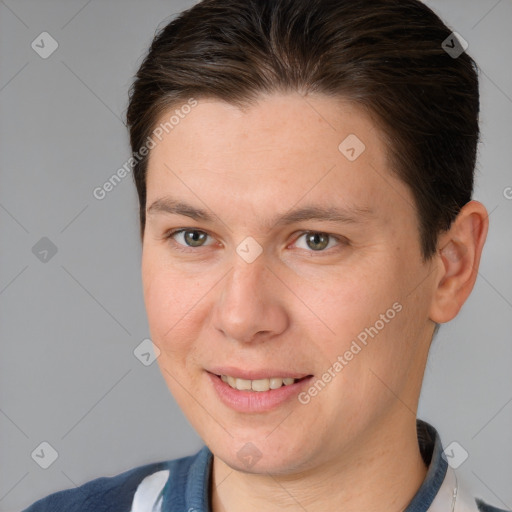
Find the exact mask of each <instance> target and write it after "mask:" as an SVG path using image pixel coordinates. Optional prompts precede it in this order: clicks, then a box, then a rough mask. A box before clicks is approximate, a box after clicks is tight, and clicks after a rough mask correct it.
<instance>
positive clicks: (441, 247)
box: [430, 201, 489, 323]
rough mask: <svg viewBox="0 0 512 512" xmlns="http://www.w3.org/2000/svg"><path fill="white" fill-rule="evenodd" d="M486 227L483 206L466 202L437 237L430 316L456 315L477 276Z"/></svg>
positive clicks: (446, 317) (445, 319) (437, 319)
mask: <svg viewBox="0 0 512 512" xmlns="http://www.w3.org/2000/svg"><path fill="white" fill-rule="evenodd" d="M488 229H489V215H488V213H487V210H486V209H485V206H484V205H483V204H482V203H479V202H478V201H470V202H469V203H467V204H466V205H464V206H463V207H462V209H461V210H460V212H459V214H458V215H457V217H456V219H455V220H454V221H453V222H452V225H451V226H450V229H449V230H448V231H445V232H443V233H442V234H441V235H440V236H439V240H438V244H437V254H436V256H434V258H437V260H438V263H439V269H440V271H439V274H438V276H437V280H436V282H435V286H436V288H435V290H434V294H433V297H432V303H431V308H430V319H431V320H432V321H434V322H436V323H444V322H448V321H450V320H452V319H453V318H455V316H457V313H458V312H459V310H460V308H461V307H462V305H463V304H464V302H466V299H467V298H468V297H469V294H470V293H471V290H472V289H473V286H474V284H475V281H476V277H477V275H478V266H479V265H480V256H481V254H482V249H483V246H484V242H485V239H486V237H487V231H488Z"/></svg>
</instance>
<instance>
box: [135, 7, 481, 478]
mask: <svg viewBox="0 0 512 512" xmlns="http://www.w3.org/2000/svg"><path fill="white" fill-rule="evenodd" d="M450 34H451V30H450V29H449V28H448V27H446V26H445V25H444V23H443V22H442V21H441V20H440V19H439V18H438V17H437V16H436V15H435V14H434V13H433V12H432V11H431V10H430V9H429V8H428V7H426V6H425V5H423V4H422V3H421V2H419V1H416V0H408V1H400V2H398V1H394V0H380V1H378V2H376V1H374V0H371V1H370V0H368V1H358V2H353V1H340V0H336V1H334V0H321V1H315V2H311V1H309V0H278V1H276V0H272V1H247V0H239V1H238V0H235V1H230V2H226V1H219V0H209V1H203V2H200V3H199V4H197V5H195V6H194V7H192V8H191V9H189V10H188V11H185V12H184V13H182V14H181V15H180V16H178V17H177V18H176V19H175V20H173V21H172V22H171V23H169V24H168V25H167V26H165V27H164V28H163V29H162V30H161V31H160V32H159V33H158V34H157V35H156V37H155V39H154V41H153V43H152V45H151V48H150V50H149V53H148V54H147V56H146V57H145V59H144V61H143V63H142V65H141V67H140V69H139V71H138V73H137V76H136V80H135V82H134V84H133V86H132V89H131V93H130V104H129V108H128V113H127V121H128V126H129V129H130V141H131V146H132V150H133V152H134V156H135V158H134V160H133V162H134V167H133V175H134V179H135V184H136V187H137V191H138V196H139V201H140V232H141V240H142V245H143V259H142V275H143V284H144V296H145V302H146V308H147V313H148V319H149V326H150V331H151V336H152V339H153V342H154V343H155V344H156V345H157V346H158V347H159V349H160V350H161V355H160V357H159V358H158V361H159V365H160V367H161V370H162V373H163V376H164V378H165V380H166V382H167V384H168V386H169V388H170V390H171V391H172V393H173V395H174V397H175V398H176V400H177V402H178V403H179V404H180V406H181V407H182V409H183V411H184V413H185V414H186V416H187V417H188V419H189V420H190V422H191V423H192V425H193V426H194V427H195V428H196V430H198V432H199V434H200V435H201V437H202V438H203V439H204V440H205V442H206V443H207V444H208V445H209V446H210V448H211V449H212V451H213V452H214V453H215V454H216V455H218V456H219V457H221V458H222V459H223V460H224V461H226V463H228V464H229V465H231V466H232V467H237V468H239V469H243V470H247V471H253V472H258V471H274V472H280V473H287V472H291V471H293V470H297V469H304V470H306V469H308V468H311V467H313V466H314V465H317V464H326V463H328V461H329V460H330V457H332V456H333V455H337V454H340V453H342V452H343V453H345V454H347V455H348V454H349V453H351V452H352V451H355V450H357V449H358V447H360V446H363V445H364V443H365V441H368V440H369V439H374V438H375V435H376V434H375V433H376V432H377V431H378V430H379V429H381V431H385V429H386V428H391V426H392V425H395V426H396V425H410V424H413V423H414V419H415V418H414V413H415V411H416V407H417V402H418V397H419V393H420V389H421V381H422V377H423V371H424V367H425V364H426V359H427V356H428V349H429V346H430V343H431V340H432V336H433V334H434V331H435V327H436V325H437V324H439V323H443V322H446V321H449V320H450V319H452V318H453V317H454V316H455V315H456V314H457V313H458V311H459V309H460V307H461V306H462V305H463V303H464V301H465V300H466V298H467V297H468V295H469V293H470V292H471V289H472V287H473V284H474V281H475V278H476V272H477V269H478V263H479V258H480V253H481V250H482V246H483V243H484V241H485V235H486V232H487V217H486V212H485V208H484V207H483V206H482V205H481V204H480V203H478V202H476V201H472V200H471V196H472V190H473V174H474V167H475V161H476V153H477V143H478V137H479V129H478V111H479V96H478V78H477V73H476V65H475V63H474V62H473V60H472V59H471V58H470V57H469V56H468V55H467V53H462V54H461V55H460V56H459V57H457V58H452V57H451V56H450V55H449V54H448V53H447V52H446V51H445V50H444V49H443V48H442V43H443V41H444V40H445V39H446V38H447V37H449V36H450ZM299 210H300V211H299ZM180 230H181V231H180ZM221 374H222V375H224V374H226V375H230V376H235V377H237V376H238V377H241V376H244V377H246V378H248V379H255V380H258V381H259V380H261V381H264V380H265V378H267V377H296V378H301V379H302V380H300V381H299V382H297V383H295V384H293V385H292V386H293V390H292V391H291V392H290V393H291V395H290V397H288V398H286V399H283V400H282V401H279V400H277V401H276V402H275V403H274V402H272V400H273V399H269V400H270V402H268V403H267V404H266V406H264V407H263V406H261V404H260V405H259V406H258V407H259V408H258V407H256V406H253V405H251V403H252V402H251V399H250V398H249V399H246V398H243V399H241V402H243V404H241V403H239V404H238V406H237V407H233V404H232V403H230V400H231V401H232V400H233V397H231V398H230V396H231V395H229V393H228V394H227V395H225V396H224V395H222V393H223V391H222V389H221V387H222V385H223V383H222V381H221V379H220V378H219V377H217V376H216V375H221ZM271 374H272V375H271ZM239 384H240V386H242V387H243V386H244V385H247V384H246V383H244V382H242V381H241V382H240V383H239ZM260 384H261V385H265V383H264V382H262V383H260ZM260 384H256V386H258V385H260ZM219 390H220V391H219ZM315 390H316V391H315ZM281 391H283V393H281V394H283V396H284V388H282V389H281ZM219 393H220V394H219ZM247 393H249V392H247ZM254 393H258V392H257V391H255V392H254ZM228 395H229V396H228ZM244 396H245V395H244ZM222 397H223V398H222ZM397 397H398V398H397ZM235 400H236V398H235ZM404 404H405V405H404ZM244 450H245V451H247V450H249V451H252V456H251V460H253V459H258V462H257V464H251V465H250V467H249V466H248V465H247V462H246V460H245V459H244V453H245V452H244ZM241 454H242V455H241ZM255 454H256V455H257V456H254V455H255Z"/></svg>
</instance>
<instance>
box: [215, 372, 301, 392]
mask: <svg viewBox="0 0 512 512" xmlns="http://www.w3.org/2000/svg"><path fill="white" fill-rule="evenodd" d="M217 377H219V378H220V379H221V380H222V381H223V382H225V383H226V384H228V386H230V387H232V388H233V389H237V390H238V391H255V392H264V391H270V390H273V389H279V388H281V387H283V386H290V385H292V384H295V383H296V382H299V381H301V380H304V379H307V378H309V377H311V375H307V376H306V377H302V378H301V379H293V378H291V377H271V378H269V379H256V380H248V379H240V378H236V377H231V376H230V375H217Z"/></svg>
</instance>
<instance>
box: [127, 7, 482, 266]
mask: <svg viewBox="0 0 512 512" xmlns="http://www.w3.org/2000/svg"><path fill="white" fill-rule="evenodd" d="M451 33H452V31H451V30H450V29H449V28H448V27H447V26H446V25H445V24H444V23H443V22H442V21H441V20H440V19H439V17H438V16H437V15H436V14H435V13H434V12H433V11H432V10H431V9H429V8H428V7H427V6H425V5H424V4H423V3H421V2H420V1H417V0H203V1H202V2H200V3H198V4H196V5H194V6H193V7H192V8H190V9H188V10H186V11H184V12H183V13H181V14H180V15H179V16H178V17H176V18H175V19H174V20H173V21H171V22H170V23H169V24H168V25H166V26H165V27H164V28H163V29H161V30H160V31H159V33H157V35H156V36H155V38H154V40H153V42H152V44H151V47H150V49H149V52H148V54H147V55H146V57H145V59H144V61H143V63H142V65H141V66H140V69H139V70H138V72H137V75H136V79H135V81H134V83H133V85H132V87H131V89H130V102H129V106H128V111H127V125H128V127H129V130H130V142H131V147H132V150H133V151H134V152H137V151H138V150H139V148H141V147H142V145H143V144H144V143H145V141H146V140H147V138H148V137H149V136H150V135H151V133H152V131H153V129H154V128H155V123H156V122H157V119H159V117H160V116H161V115H163V114H164V113H165V112H166V111H167V110H168V109H170V108H171V107H173V106H175V105H177V104H179V103H180V102H185V101H186V100H187V99H189V98H190V97H194V98H197V99H199V98H202V97H203V98H204V97H210V98H212V97H213V98H218V99H221V100H224V101H227V102H229V103H232V104H234V105H237V106H241V107H243V106H247V105H250V104H251V102H254V101H257V99H258V96H259V95H261V94H263V93H274V92H292V91H296V92H300V93H301V94H307V93H310V92H311V93H321V94H325V95H328V96H331V97H337V98H341V99H345V100H348V101H351V102H354V104H357V105H360V106H362V107H363V108H365V109H366V110H367V111H368V112H369V113H370V114H371V115H372V116H373V117H374V118H375V120H376V122H378V124H379V126H380V128H381V131H382V133H383V135H384V137H385V140H386V142H387V144H386V146H387V150H388V157H389V162H390V165H391V170H392V171H393V172H395V173H396V175H397V176H398V177H399V178H400V179H401V180H402V181H403V182H404V183H405V184H407V185H408V186H409V187H410V190H411V191H412V194H413V196H414V199H415V206H416V210H417V217H418V226H419V236H420V243H421V249H422V254H423V258H424V260H427V259H429V258H430V257H431V256H432V255H433V254H434V253H435V252H436V246H437V237H438V234H439V233H440V232H441V231H443V230H446V229H448V228H449V227H450V225H451V223H452V221H453V220H454V218H455V217H456V216H457V214H458V212H459V210H460V208H461V207H462V206H464V204H466V203H467V202H468V201H470V200H471V196H472V192H473V180H474V168H475V163H476V154H477V144H478V139H479V126H478V113H479V93H478V75H477V72H478V68H477V65H476V64H475V62H474V61H473V59H472V58H471V57H470V56H469V55H468V54H467V53H465V52H463V53H462V54H461V55H460V56H458V57H456V58H455V57H453V56H452V55H450V54H448V53H447V52H446V51H445V50H444V49H443V47H442V43H443V41H445V40H446V39H447V38H448V37H449V36H450V34H451ZM452 44H454V43H453V42H452ZM146 171H147V157H145V158H141V159H140V161H138V162H137V163H135V164H134V167H133V175H134V180H135V184H136V187H137V192H138V195H139V202H140V229H141V236H142V237H143V234H144V226H145V207H146V204H145V203H146Z"/></svg>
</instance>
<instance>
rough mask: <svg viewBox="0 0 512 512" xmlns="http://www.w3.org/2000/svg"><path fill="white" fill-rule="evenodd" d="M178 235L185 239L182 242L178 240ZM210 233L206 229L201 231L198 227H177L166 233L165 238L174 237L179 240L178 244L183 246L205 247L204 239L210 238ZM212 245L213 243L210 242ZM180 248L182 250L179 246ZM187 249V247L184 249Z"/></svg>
mask: <svg viewBox="0 0 512 512" xmlns="http://www.w3.org/2000/svg"><path fill="white" fill-rule="evenodd" d="M178 236H179V237H180V238H181V239H182V240H183V243H182V242H179V241H177V238H178ZM208 236H209V235H208V234H207V233H205V232H204V231H200V230H198V229H187V228H182V229H175V230H174V231H171V232H169V233H167V235H165V238H169V239H172V240H174V241H177V242H176V243H177V245H179V246H182V247H185V248H186V247H190V248H194V247H203V246H204V245H205V244H204V241H205V240H206V239H207V238H208ZM210 245H211V244H210ZM178 249H179V250H182V249H180V248H178ZM184 250H186V249H184Z"/></svg>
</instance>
